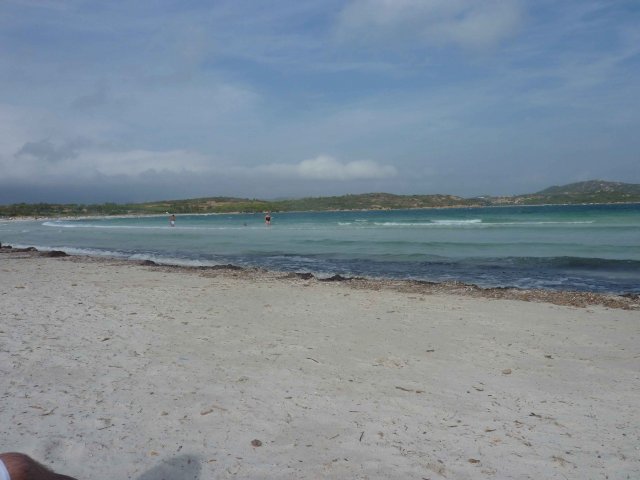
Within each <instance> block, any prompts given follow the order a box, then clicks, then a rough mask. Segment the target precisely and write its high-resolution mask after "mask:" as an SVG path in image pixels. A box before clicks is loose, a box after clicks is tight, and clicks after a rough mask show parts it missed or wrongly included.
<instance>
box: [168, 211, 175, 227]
mask: <svg viewBox="0 0 640 480" xmlns="http://www.w3.org/2000/svg"><path fill="white" fill-rule="evenodd" d="M169 225H170V226H172V227H175V226H176V216H175V215H173V214H172V215H171V216H170V217H169Z"/></svg>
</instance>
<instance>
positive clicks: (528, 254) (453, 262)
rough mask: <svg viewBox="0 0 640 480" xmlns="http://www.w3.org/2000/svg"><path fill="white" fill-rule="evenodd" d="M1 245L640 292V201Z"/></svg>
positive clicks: (76, 233)
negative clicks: (621, 203) (622, 203)
mask: <svg viewBox="0 0 640 480" xmlns="http://www.w3.org/2000/svg"><path fill="white" fill-rule="evenodd" d="M0 241H1V242H2V243H9V244H13V245H16V246H36V247H37V248H39V249H62V250H65V251H67V252H69V253H86V254H92V255H110V256H118V257H125V258H132V259H140V260H142V259H149V260H154V261H156V262H159V263H168V264H180V265H218V264H227V263H232V264H235V265H241V266H259V267H265V268H268V269H274V270H282V271H299V272H311V273H314V274H316V275H320V276H326V275H333V274H335V273H339V274H342V275H357V276H367V277H375V278H403V279H419V280H430V281H443V280H458V281H462V282H467V283H474V284H477V285H480V286H485V287H487V286H514V287H522V288H547V289H562V290H581V291H594V292H611V293H624V292H634V293H638V292H640V204H627V205H581V206H536V207H491V208H451V209H434V210H397V211H357V212H299V213H274V215H273V221H272V225H271V226H265V224H264V220H263V216H262V215H255V214H233V215H179V216H178V218H177V222H176V227H175V228H171V227H170V226H169V221H168V216H167V215H165V216H157V217H137V218H100V219H81V220H67V219H64V220H47V221H29V222H21V221H20V222H16V221H9V222H2V221H0Z"/></svg>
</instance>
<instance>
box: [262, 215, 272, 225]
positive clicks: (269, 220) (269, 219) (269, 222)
mask: <svg viewBox="0 0 640 480" xmlns="http://www.w3.org/2000/svg"><path fill="white" fill-rule="evenodd" d="M264 223H265V224H266V225H267V226H269V225H271V212H267V214H266V215H265V216H264Z"/></svg>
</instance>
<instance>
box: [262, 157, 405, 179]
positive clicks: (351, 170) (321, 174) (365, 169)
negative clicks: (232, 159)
mask: <svg viewBox="0 0 640 480" xmlns="http://www.w3.org/2000/svg"><path fill="white" fill-rule="evenodd" d="M258 169H259V170H260V171H262V172H266V173H270V174H272V175H276V176H282V177H297V178H301V179H306V180H365V179H376V178H388V177H393V176H395V175H396V174H397V170H396V169H395V167H393V166H390V165H379V164H378V163H376V162H372V161H369V160H357V161H353V162H347V163H341V162H339V161H338V160H336V159H335V158H333V157H330V156H327V155H319V156H317V157H316V158H311V159H308V160H303V161H301V162H300V163H297V164H284V163H275V164H271V165H266V166H263V167H258Z"/></svg>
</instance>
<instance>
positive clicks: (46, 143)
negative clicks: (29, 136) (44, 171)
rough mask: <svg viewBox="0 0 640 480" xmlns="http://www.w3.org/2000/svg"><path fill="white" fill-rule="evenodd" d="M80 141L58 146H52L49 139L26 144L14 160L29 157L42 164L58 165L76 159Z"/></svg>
mask: <svg viewBox="0 0 640 480" xmlns="http://www.w3.org/2000/svg"><path fill="white" fill-rule="evenodd" d="M82 143H83V142H82V141H80V142H78V141H71V142H66V143H64V144H62V145H60V146H56V145H54V144H53V143H52V142H51V141H50V140H49V139H44V140H40V141H38V142H27V143H25V144H24V145H23V146H22V148H20V150H18V152H17V153H16V154H15V158H18V159H20V158H25V157H31V158H34V159H36V160H38V161H40V162H44V163H59V162H62V161H64V160H71V159H74V158H77V156H78V147H79V146H81V145H82Z"/></svg>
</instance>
